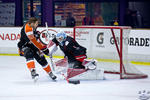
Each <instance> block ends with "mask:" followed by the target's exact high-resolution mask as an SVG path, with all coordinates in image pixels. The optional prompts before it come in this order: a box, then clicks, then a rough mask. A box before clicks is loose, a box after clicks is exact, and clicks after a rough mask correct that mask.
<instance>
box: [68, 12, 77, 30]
mask: <svg viewBox="0 0 150 100" xmlns="http://www.w3.org/2000/svg"><path fill="white" fill-rule="evenodd" d="M75 25H76V21H75V19H74V17H73V16H72V13H70V12H69V13H68V17H67V19H66V26H67V27H74V26H75Z"/></svg>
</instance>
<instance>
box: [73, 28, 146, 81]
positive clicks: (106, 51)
mask: <svg viewBox="0 0 150 100" xmlns="http://www.w3.org/2000/svg"><path fill="white" fill-rule="evenodd" d="M130 30H131V28H130V27H125V26H76V27H74V31H73V33H74V38H75V40H76V41H78V42H79V44H81V45H82V46H84V47H86V48H87V56H88V57H89V58H96V59H98V65H97V66H98V68H103V69H104V71H105V73H111V74H120V79H136V78H146V77H147V75H145V74H143V73H142V72H141V71H140V70H138V69H137V68H136V67H135V66H134V65H133V64H131V62H130V60H129V58H128V39H129V34H130Z"/></svg>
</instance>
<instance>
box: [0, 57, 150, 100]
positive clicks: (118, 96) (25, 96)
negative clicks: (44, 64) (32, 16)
mask: <svg viewBox="0 0 150 100" xmlns="http://www.w3.org/2000/svg"><path fill="white" fill-rule="evenodd" d="M137 67H138V69H140V70H141V71H143V72H144V73H146V74H149V75H150V66H137ZM36 68H37V72H38V73H39V74H40V77H39V80H38V82H37V83H34V82H33V80H32V79H31V76H30V72H29V71H28V69H27V67H26V64H25V59H24V58H23V57H19V56H0V100H140V99H139V94H138V92H139V91H143V90H146V91H150V78H147V79H133V80H119V79H118V78H114V76H112V75H106V80H96V81H81V83H80V84H79V85H73V84H68V83H67V82H66V81H64V80H58V81H57V82H53V81H51V79H50V78H49V76H48V75H47V74H46V72H44V71H43V69H42V68H41V66H40V65H39V64H37V63H36Z"/></svg>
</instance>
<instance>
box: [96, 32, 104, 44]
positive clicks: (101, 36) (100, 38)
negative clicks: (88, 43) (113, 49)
mask: <svg viewBox="0 0 150 100" xmlns="http://www.w3.org/2000/svg"><path fill="white" fill-rule="evenodd" d="M103 42H104V33H103V32H100V33H98V35H97V43H98V44H103Z"/></svg>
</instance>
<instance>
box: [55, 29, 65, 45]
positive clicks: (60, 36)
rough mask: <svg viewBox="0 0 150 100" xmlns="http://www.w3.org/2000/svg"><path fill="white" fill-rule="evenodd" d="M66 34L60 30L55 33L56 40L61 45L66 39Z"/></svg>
mask: <svg viewBox="0 0 150 100" xmlns="http://www.w3.org/2000/svg"><path fill="white" fill-rule="evenodd" d="M66 37H67V35H66V33H65V32H63V31H61V32H58V33H57V35H56V40H57V41H58V42H59V43H60V44H61V45H63V43H64V41H65V39H66Z"/></svg>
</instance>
